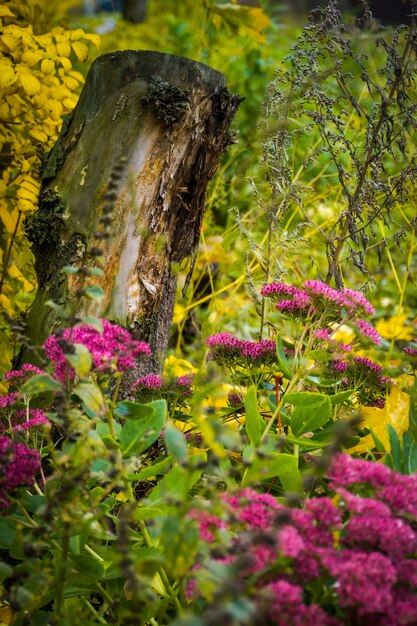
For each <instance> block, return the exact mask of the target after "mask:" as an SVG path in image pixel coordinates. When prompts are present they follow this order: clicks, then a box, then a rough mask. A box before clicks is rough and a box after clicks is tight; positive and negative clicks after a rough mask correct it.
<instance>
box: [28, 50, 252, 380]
mask: <svg viewBox="0 0 417 626" xmlns="http://www.w3.org/2000/svg"><path fill="white" fill-rule="evenodd" d="M239 102H240V98H239V97H238V96H233V95H231V94H230V93H229V92H228V91H227V88H226V83H225V79H224V77H223V75H222V74H220V73H219V72H216V71H214V70H213V69H211V68H210V67H208V66H206V65H203V64H201V63H197V62H195V61H192V60H189V59H185V58H182V57H177V56H173V55H168V54H162V53H159V52H145V51H125V52H115V53H110V54H105V55H103V56H101V57H99V58H98V59H97V60H96V61H95V62H94V63H93V65H92V67H91V69H90V72H89V74H88V76H87V79H86V83H85V86H84V89H83V91H82V93H81V96H80V99H79V102H78V104H77V106H76V108H75V110H74V113H73V115H72V116H71V117H70V118H69V119H67V120H66V121H65V123H64V125H63V128H62V131H61V135H60V137H59V139H58V141H57V143H56V144H55V146H54V148H53V149H52V151H51V152H50V154H49V156H48V160H47V162H46V165H45V168H44V173H43V187H42V190H41V194H40V201H39V210H38V211H37V213H36V214H35V215H34V216H33V218H32V219H31V221H30V222H29V224H28V227H27V233H28V237H29V239H30V241H31V242H32V249H33V252H34V255H35V269H36V273H37V277H38V284H39V288H38V292H37V296H36V299H35V302H34V304H33V306H32V308H31V310H30V311H29V313H28V316H27V327H28V335H29V338H31V339H32V340H33V341H34V342H36V343H37V344H38V345H39V343H40V342H43V341H44V340H45V339H46V338H47V336H48V335H49V334H50V333H51V331H53V330H54V328H55V326H57V325H58V324H59V323H60V322H59V320H58V317H57V312H56V310H55V309H54V308H51V307H50V306H47V305H46V306H45V303H46V302H47V301H48V300H53V301H54V302H58V303H59V304H61V305H63V306H65V307H70V308H71V307H72V312H73V313H74V314H76V315H96V316H103V317H106V318H108V319H110V320H114V321H117V322H118V323H121V324H123V325H128V324H129V325H130V324H135V325H136V326H138V327H139V329H140V331H141V336H142V338H143V340H146V341H148V343H149V344H150V346H151V348H152V352H153V358H152V364H151V367H150V371H154V372H157V371H159V370H160V367H161V364H162V362H163V358H164V357H165V354H166V350H167V344H168V339H169V332H170V328H171V323H172V313H173V307H174V299H175V293H176V285H177V273H178V268H179V264H180V263H181V262H182V261H183V259H184V258H185V257H188V256H190V255H192V254H193V251H194V250H195V247H196V245H197V243H198V240H199V234H200V228H201V223H202V218H203V213H204V199H205V192H206V188H207V184H208V182H209V180H210V178H211V177H212V176H213V174H214V171H215V169H216V167H217V164H218V162H219V158H220V156H221V154H222V152H223V151H224V150H225V148H226V146H227V144H228V143H229V142H230V136H229V125H230V122H231V120H232V118H233V116H234V114H235V112H236V109H237V107H238V105H239ZM121 161H123V162H124V163H125V166H124V167H123V170H122V173H121V179H120V180H119V182H118V185H117V193H116V194H115V195H116V198H115V201H114V202H113V212H112V215H111V218H112V223H111V235H112V236H111V238H110V239H109V240H108V241H105V242H104V243H100V246H101V247H102V248H104V267H105V273H104V275H103V276H101V277H98V278H96V279H95V281H94V282H95V283H96V284H99V285H100V286H101V287H102V289H103V290H104V298H103V299H102V300H101V301H100V302H99V303H97V302H95V301H88V300H87V299H85V298H83V299H81V300H80V298H79V297H78V296H77V289H79V288H80V277H79V275H77V276H71V275H69V277H67V275H66V274H65V273H64V272H62V267H63V266H65V265H69V264H78V265H79V264H82V265H84V266H89V265H92V264H94V258H93V257H92V256H90V255H89V250H91V248H93V247H94V246H95V245H97V243H95V233H96V232H97V230H98V229H99V224H100V219H101V223H102V222H103V219H102V218H103V216H105V215H106V199H105V197H104V196H105V195H106V190H107V194H108V186H109V181H110V180H111V177H112V172H113V171H114V168H115V166H117V165H118V164H119V163H120V162H121ZM119 178H120V176H119ZM107 211H108V208H107ZM104 221H105V220H104ZM84 280H85V279H84ZM84 284H85V283H84Z"/></svg>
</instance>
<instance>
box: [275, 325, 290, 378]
mask: <svg viewBox="0 0 417 626" xmlns="http://www.w3.org/2000/svg"><path fill="white" fill-rule="evenodd" d="M277 357H278V363H279V367H280V369H281V371H282V373H283V374H284V376H285V377H286V378H287V379H288V380H290V379H291V377H292V373H291V369H290V367H289V364H288V359H287V355H286V354H285V352H284V346H283V343H282V337H281V336H280V335H278V337H277Z"/></svg>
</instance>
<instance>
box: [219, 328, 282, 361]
mask: <svg viewBox="0 0 417 626" xmlns="http://www.w3.org/2000/svg"><path fill="white" fill-rule="evenodd" d="M207 345H208V347H209V348H210V355H211V357H212V358H214V359H216V360H217V361H223V362H225V363H228V362H229V363H230V362H233V361H235V362H239V361H242V362H243V364H245V365H250V364H253V363H256V364H259V363H266V362H267V363H272V362H275V361H276V344H275V341H272V340H270V339H263V340H262V341H245V340H243V339H238V338H237V337H233V335H231V334H230V333H227V332H223V333H217V334H215V335H211V336H210V337H208V339H207Z"/></svg>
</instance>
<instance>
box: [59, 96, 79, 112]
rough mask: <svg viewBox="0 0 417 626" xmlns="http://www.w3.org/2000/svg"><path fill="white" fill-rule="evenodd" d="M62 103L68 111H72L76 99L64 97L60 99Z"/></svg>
mask: <svg viewBox="0 0 417 626" xmlns="http://www.w3.org/2000/svg"><path fill="white" fill-rule="evenodd" d="M62 104H63V105H64V107H65V108H66V109H69V110H70V111H72V109H73V108H74V107H75V105H76V104H77V99H76V98H74V100H71V98H64V100H63V101H62Z"/></svg>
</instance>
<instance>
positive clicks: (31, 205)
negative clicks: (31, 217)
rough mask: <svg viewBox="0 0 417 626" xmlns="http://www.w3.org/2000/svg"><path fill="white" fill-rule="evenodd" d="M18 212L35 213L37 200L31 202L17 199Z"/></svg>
mask: <svg viewBox="0 0 417 626" xmlns="http://www.w3.org/2000/svg"><path fill="white" fill-rule="evenodd" d="M18 206H19V210H20V211H22V213H33V211H36V209H37V208H38V207H37V200H35V201H32V200H27V199H24V198H19V205H18Z"/></svg>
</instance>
